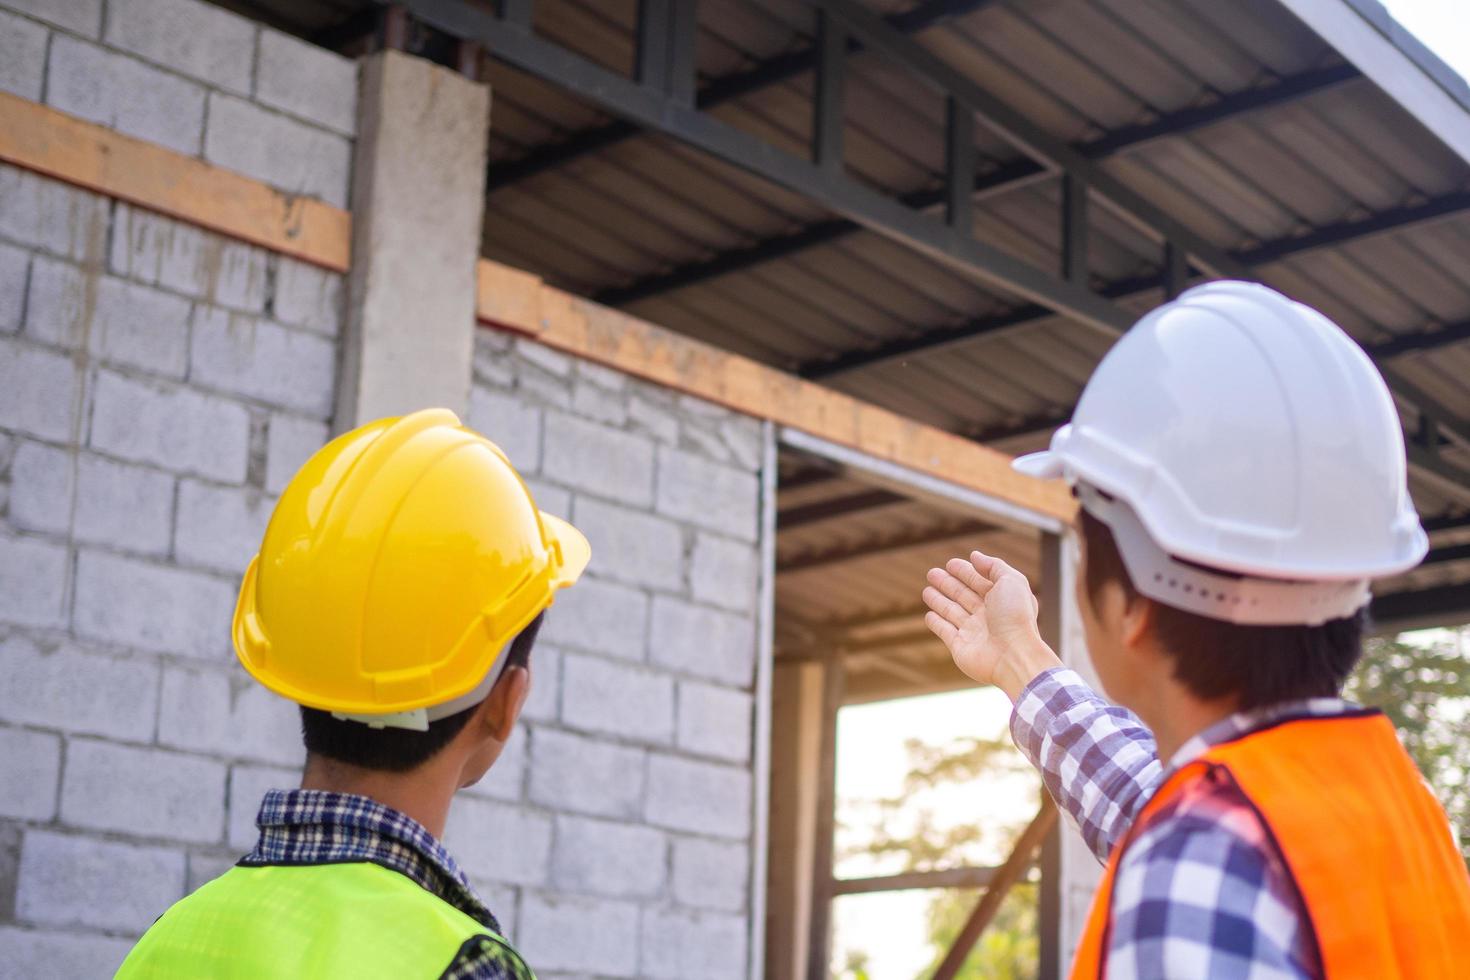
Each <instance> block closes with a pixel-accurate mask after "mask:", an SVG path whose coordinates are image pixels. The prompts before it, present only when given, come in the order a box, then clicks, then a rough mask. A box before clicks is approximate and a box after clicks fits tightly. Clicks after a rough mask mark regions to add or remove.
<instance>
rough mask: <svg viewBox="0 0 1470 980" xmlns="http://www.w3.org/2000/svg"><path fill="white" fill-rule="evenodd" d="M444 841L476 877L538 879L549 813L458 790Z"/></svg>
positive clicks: (547, 855)
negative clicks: (481, 797)
mask: <svg viewBox="0 0 1470 980" xmlns="http://www.w3.org/2000/svg"><path fill="white" fill-rule="evenodd" d="M444 843H445V846H446V847H448V848H449V851H450V853H451V854H453V855H454V859H455V860H456V861H458V862H459V863H460V865H461V866H462V867H463V868H464V869H465V872H466V873H468V874H473V875H475V876H476V877H477V878H484V879H486V880H488V881H496V882H504V883H508V884H512V885H542V884H545V883H546V879H547V875H548V873H549V868H550V863H551V818H550V817H548V816H545V815H543V814H540V813H536V812H534V811H531V810H527V809H525V808H524V807H519V806H511V805H508V804H505V803H495V802H492V801H490V800H481V799H476V798H474V797H469V796H462V797H460V798H459V799H457V800H455V801H454V805H453V806H451V807H450V808H449V822H448V824H447V825H446V826H445V828H444Z"/></svg>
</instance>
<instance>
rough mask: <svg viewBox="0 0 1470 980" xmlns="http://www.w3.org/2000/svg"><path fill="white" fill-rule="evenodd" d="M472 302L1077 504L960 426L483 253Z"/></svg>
mask: <svg viewBox="0 0 1470 980" xmlns="http://www.w3.org/2000/svg"><path fill="white" fill-rule="evenodd" d="M478 281H479V287H480V292H479V296H478V297H477V304H476V309H477V312H478V315H479V317H480V319H481V320H482V321H483V322H485V323H487V324H490V325H492V326H496V327H500V328H503V329H507V330H513V331H516V332H518V333H524V334H527V335H529V336H532V337H534V338H535V339H537V340H538V341H540V342H541V343H544V344H547V345H548V346H551V347H555V348H557V349H559V350H563V351H566V352H568V353H570V354H574V355H576V356H578V357H581V358H584V359H586V360H590V361H595V362H597V363H599V364H604V365H607V366H608V367H612V368H616V369H617V370H619V371H622V372H624V373H626V374H631V375H635V376H637V377H640V378H645V379H647V380H649V381H653V382H656V383H658V384H660V385H663V386H665V387H667V388H672V389H674V390H676V391H682V392H686V393H688V394H691V395H694V396H696V397H699V398H702V399H704V400H706V401H711V402H715V403H716V404H720V405H724V406H725V407H727V408H731V409H734V410H735V411H737V412H741V413H743V414H746V415H751V416H754V417H756V418H763V419H770V420H771V421H773V422H776V423H778V424H780V425H785V426H790V427H791V428H794V429H800V430H802V431H803V432H808V433H810V434H812V435H815V436H819V437H821V438H823V439H827V440H830V441H831V442H835V443H838V444H841V445H844V446H849V447H851V448H853V449H858V450H861V451H862V452H865V453H868V454H870V455H872V456H875V457H878V458H879V459H884V460H887V461H889V462H892V463H895V464H897V465H899V466H904V467H907V468H909V469H912V470H916V471H918V472H920V473H926V474H928V475H930V476H934V477H938V478H940V479H943V480H948V481H950V482H952V483H956V484H959V485H961V486H964V487H969V488H971V489H974V490H977V491H980V492H982V493H986V494H989V495H991V496H992V497H996V498H998V499H1001V500H1004V501H1006V502H1008V503H1011V504H1015V505H1017V506H1019V507H1023V508H1026V509H1027V510H1030V511H1033V512H1035V513H1038V514H1043V515H1046V516H1048V517H1052V518H1055V519H1057V520H1061V521H1070V520H1071V519H1072V515H1073V513H1074V512H1075V503H1074V502H1073V500H1072V497H1071V494H1070V493H1069V492H1068V491H1067V488H1066V487H1065V486H1064V485H1063V484H1062V483H1061V482H1060V481H1042V480H1036V479H1033V478H1032V477H1028V476H1024V475H1022V474H1020V473H1017V472H1015V471H1014V470H1012V469H1011V458H1010V457H1009V456H1007V455H1005V454H1004V453H1000V452H996V451H995V450H993V449H989V448H987V447H985V446H982V445H980V444H979V443H977V442H972V441H970V440H968V439H965V438H963V437H962V436H958V435H955V434H954V433H951V432H945V431H943V430H942V429H936V428H934V427H933V426H929V425H925V424H923V423H921V422H916V421H914V420H913V419H909V418H905V417H903V416H901V415H898V414H897V413H895V412H891V411H889V410H888V409H885V408H880V407H878V406H877V405H870V404H868V403H866V402H863V401H859V400H858V399H856V398H853V397H851V396H849V395H845V394H842V393H841V392H838V391H833V390H832V389H830V388H826V387H823V386H821V385H818V384H814V383H812V382H809V381H803V380H802V379H800V378H798V377H796V376H795V375H791V374H787V373H785V372H783V371H779V370H776V369H775V368H772V367H768V366H766V365H764V364H761V363H759V362H757V361H753V360H751V359H749V358H745V357H740V356H739V355H736V354H731V353H728V352H726V351H723V350H720V349H719V348H716V347H714V346H712V345H710V344H706V343H703V342H701V341H697V340H693V339H691V338H689V337H685V336H682V335H680V334H676V333H674V332H673V331H670V330H665V329H663V328H661V327H657V326H655V325H653V324H651V323H647V322H645V321H643V320H640V319H638V318H636V317H633V316H630V315H628V314H626V313H623V312H621V311H619V310H614V309H609V308H607V307H604V306H599V305H597V304H596V303H593V302H591V301H589V300H585V299H582V298H580V297H577V296H573V295H571V294H569V293H566V292H563V291H561V290H559V289H554V288H552V287H550V286H547V285H546V284H545V283H544V282H542V281H541V280H540V279H539V278H537V277H536V276H533V275H530V274H528V273H524V272H520V271H518V270H515V269H510V268H507V267H506V266H502V265H499V264H498V263H494V262H490V261H488V260H481V262H480V269H479V277H478Z"/></svg>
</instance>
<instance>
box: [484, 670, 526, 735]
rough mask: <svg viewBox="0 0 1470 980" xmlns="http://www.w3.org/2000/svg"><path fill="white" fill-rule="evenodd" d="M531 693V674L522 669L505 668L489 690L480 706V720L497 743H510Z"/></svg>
mask: <svg viewBox="0 0 1470 980" xmlns="http://www.w3.org/2000/svg"><path fill="white" fill-rule="evenodd" d="M530 693H531V672H530V671H529V670H527V669H526V668H524V667H507V668H505V672H504V673H503V674H501V675H500V679H499V680H498V681H496V682H495V686H494V687H493V688H491V689H490V696H489V697H487V698H486V699H485V703H484V705H482V706H481V713H480V720H481V723H482V724H484V725H485V727H486V728H488V729H489V730H490V731H489V734H490V736H491V737H492V738H494V739H495V740H496V741H497V742H501V743H504V742H508V741H510V736H511V733H512V732H514V731H515V727H516V721H517V720H519V718H520V717H521V709H522V708H524V707H525V706H526V698H527V697H528V696H529V695H530Z"/></svg>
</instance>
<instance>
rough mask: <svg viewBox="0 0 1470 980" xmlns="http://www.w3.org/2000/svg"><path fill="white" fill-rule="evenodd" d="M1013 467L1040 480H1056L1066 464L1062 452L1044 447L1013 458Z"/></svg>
mask: <svg viewBox="0 0 1470 980" xmlns="http://www.w3.org/2000/svg"><path fill="white" fill-rule="evenodd" d="M1011 469H1013V470H1015V471H1016V472H1018V473H1024V474H1026V475H1027V476H1034V477H1036V478H1037V479H1038V480H1055V479H1057V478H1058V477H1060V476H1061V475H1062V472H1063V469H1064V466H1063V462H1062V456H1061V454H1060V453H1055V452H1052V451H1051V450H1050V449H1043V450H1042V451H1041V452H1039V453H1027V454H1026V455H1025V456H1017V457H1016V458H1015V459H1013V460H1011Z"/></svg>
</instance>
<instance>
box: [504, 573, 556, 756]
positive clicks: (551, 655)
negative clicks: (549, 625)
mask: <svg viewBox="0 0 1470 980" xmlns="http://www.w3.org/2000/svg"><path fill="white" fill-rule="evenodd" d="M563 595H565V593H563ZM547 622H550V620H549V619H548V620H547ZM545 635H546V634H545V633H543V634H541V637H539V638H537V640H536V649H535V650H533V651H532V652H531V694H530V696H529V697H527V698H526V706H525V707H524V708H522V709H521V718H522V719H524V720H525V721H555V720H556V717H557V715H558V714H560V713H561V651H560V650H558V649H557V648H556V647H554V646H552V645H551V644H550V643H549V642H548V641H547V640H546V639H545ZM528 735H529V733H528V732H524V731H523V732H521V733H520V734H518V735H517V736H516V739H517V740H518V741H522V742H529V741H530V739H529V738H528V737H527V736H528Z"/></svg>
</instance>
